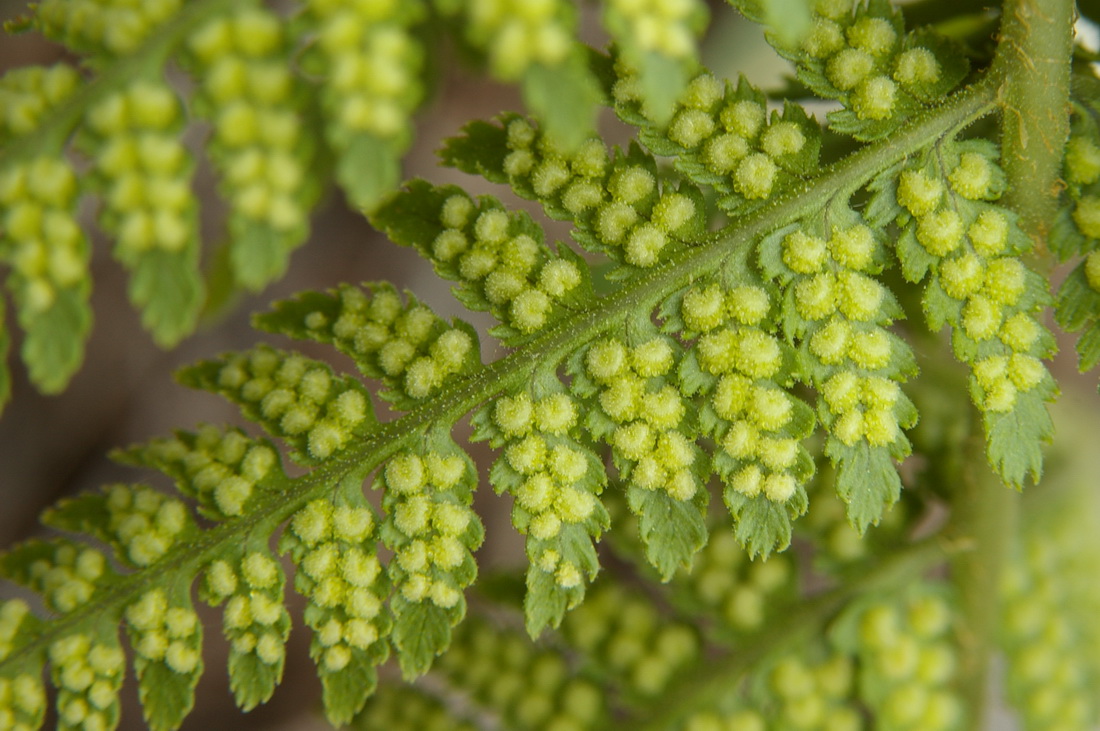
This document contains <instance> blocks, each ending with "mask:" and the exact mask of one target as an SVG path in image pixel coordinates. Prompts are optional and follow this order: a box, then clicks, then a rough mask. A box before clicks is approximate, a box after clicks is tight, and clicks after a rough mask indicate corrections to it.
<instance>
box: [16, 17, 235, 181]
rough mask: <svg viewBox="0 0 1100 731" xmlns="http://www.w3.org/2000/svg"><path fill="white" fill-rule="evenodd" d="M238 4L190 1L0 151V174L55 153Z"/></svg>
mask: <svg viewBox="0 0 1100 731" xmlns="http://www.w3.org/2000/svg"><path fill="white" fill-rule="evenodd" d="M245 4H246V3H245V2H242V1H241V0H192V1H191V2H187V3H185V4H184V5H183V8H182V9H181V10H180V12H179V13H177V14H176V16H175V17H174V18H173V19H172V20H171V21H170V22H168V23H166V24H165V25H164V26H163V27H161V28H160V29H159V30H157V31H156V32H154V33H153V34H152V35H150V36H149V37H148V38H147V39H146V40H145V42H144V43H143V44H142V45H141V48H139V49H138V50H137V51H135V52H134V53H132V54H129V55H127V56H122V57H120V58H116V59H112V60H111V62H110V65H109V66H107V67H106V68H105V70H104V71H103V72H102V73H100V74H98V75H97V76H96V77H95V78H94V79H93V80H92V81H91V82H90V83H88V84H85V85H82V86H81V88H80V90H79V91H77V92H76V93H75V94H73V95H72V96H71V97H69V98H68V99H67V100H66V101H64V102H62V103H61V105H60V106H58V107H56V108H54V109H51V110H49V114H48V115H47V116H46V117H45V118H44V119H43V121H42V123H41V124H40V125H39V126H38V128H37V129H35V130H34V131H33V132H31V133H30V134H27V135H23V136H21V137H18V138H16V139H14V140H9V141H8V144H7V146H5V147H4V148H2V149H0V170H3V169H5V168H6V167H8V166H9V165H14V164H15V163H17V162H20V161H22V160H29V159H32V158H34V157H36V156H38V155H42V154H45V153H49V152H54V151H56V150H59V149H60V148H61V147H62V146H63V145H64V144H65V141H66V140H67V139H68V138H69V136H70V135H72V133H73V131H74V130H75V129H76V127H77V126H78V125H79V124H80V121H81V119H83V117H84V114H85V112H87V110H88V109H90V108H91V107H92V106H93V105H94V104H95V103H96V102H98V101H100V100H101V99H104V98H106V97H107V96H108V95H109V94H112V93H114V92H116V91H118V90H119V89H121V88H123V87H124V86H126V85H127V84H128V83H130V82H131V81H134V80H135V79H140V78H142V77H144V76H149V75H151V74H154V73H158V72H159V71H160V69H161V68H162V67H163V66H164V64H165V62H166V61H167V60H168V56H169V55H170V54H171V53H172V52H173V51H174V50H175V49H176V46H178V45H179V44H180V43H181V42H182V41H183V40H184V39H185V38H186V37H187V36H188V34H190V33H191V32H192V31H194V30H195V29H196V28H197V27H198V26H199V25H201V24H202V23H203V22H204V21H206V20H207V19H209V18H211V17H213V16H216V15H220V14H222V13H228V12H230V11H231V10H232V9H233V8H234V7H236V6H238V5H242V6H243V5H245Z"/></svg>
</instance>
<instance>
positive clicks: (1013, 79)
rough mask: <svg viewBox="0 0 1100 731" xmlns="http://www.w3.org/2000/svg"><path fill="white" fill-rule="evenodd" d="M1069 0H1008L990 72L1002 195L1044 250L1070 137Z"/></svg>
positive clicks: (1070, 16)
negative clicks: (999, 133) (996, 96)
mask: <svg viewBox="0 0 1100 731" xmlns="http://www.w3.org/2000/svg"><path fill="white" fill-rule="evenodd" d="M1073 16H1074V3H1073V0H1007V1H1006V2H1005V5H1004V19H1003V21H1002V24H1001V41H1000V44H999V45H998V47H997V58H996V60H995V62H994V74H995V75H996V76H997V77H998V78H999V80H1000V84H1001V103H1002V106H1003V108H1004V124H1003V137H1002V140H1001V149H1002V153H1003V161H1002V164H1003V165H1004V169H1005V172H1006V173H1007V174H1008V181H1009V185H1008V193H1007V195H1006V196H1005V198H1004V202H1005V203H1006V204H1007V205H1008V206H1009V207H1010V208H1012V209H1013V210H1015V211H1017V212H1018V213H1019V214H1020V216H1021V218H1022V221H1021V224H1022V226H1023V228H1024V230H1025V231H1026V232H1027V233H1028V234H1029V235H1030V236H1031V237H1032V238H1033V239H1034V240H1035V241H1036V243H1037V244H1039V245H1040V246H1042V247H1043V248H1045V244H1046V237H1047V235H1048V233H1049V231H1050V225H1051V222H1052V221H1053V220H1054V214H1055V210H1056V206H1057V202H1058V194H1059V192H1060V191H1061V186H1062V181H1061V179H1060V173H1061V168H1062V154H1063V150H1064V148H1065V144H1066V137H1067V136H1068V134H1069V87H1070V84H1069V78H1070V60H1071V53H1072V47H1073Z"/></svg>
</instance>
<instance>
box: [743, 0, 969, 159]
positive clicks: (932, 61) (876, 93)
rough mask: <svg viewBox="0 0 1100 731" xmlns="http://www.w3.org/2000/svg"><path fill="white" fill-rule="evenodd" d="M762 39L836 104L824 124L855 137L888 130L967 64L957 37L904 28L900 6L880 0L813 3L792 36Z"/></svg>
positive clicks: (758, 6)
mask: <svg viewBox="0 0 1100 731" xmlns="http://www.w3.org/2000/svg"><path fill="white" fill-rule="evenodd" d="M735 4H736V5H737V6H738V7H739V8H740V9H741V10H742V12H744V13H745V14H746V15H747V16H749V17H750V18H754V19H757V20H765V19H766V12H765V11H766V8H767V4H766V3H761V2H759V0H738V1H737V2H736V3H735ZM768 40H769V42H770V43H771V44H772V46H773V47H774V48H775V49H776V51H778V52H779V54H780V55H782V56H784V57H785V58H788V59H790V60H791V61H793V62H794V63H795V65H796V67H797V70H798V79H799V81H801V82H802V83H803V84H805V85H806V86H807V87H809V89H810V90H811V91H813V92H814V93H815V94H816V95H818V96H819V97H821V98H823V99H835V100H836V101H839V102H840V103H841V104H843V106H844V109H841V110H837V111H833V112H829V114H828V119H829V126H830V128H831V129H833V130H834V131H837V132H840V133H842V134H848V135H851V136H853V137H855V138H856V139H858V140H874V139H880V138H883V137H885V136H886V135H888V134H890V133H891V132H893V131H894V130H896V129H897V128H898V127H899V126H900V125H901V124H903V123H904V122H905V121H906V120H907V119H909V118H911V117H912V116H914V115H915V114H917V113H919V111H920V110H921V109H922V108H924V107H925V106H926V105H929V104H935V103H936V101H937V100H938V99H941V98H942V97H943V96H944V95H945V94H947V93H949V92H950V91H951V90H953V89H954V88H956V87H957V86H958V85H959V83H960V82H962V81H963V79H964V78H966V76H967V74H968V73H969V70H970V65H969V61H968V59H967V57H966V55H965V54H964V51H963V49H962V48H961V47H960V46H959V45H958V44H957V43H955V42H954V41H952V40H950V39H948V38H946V37H944V36H942V35H939V34H937V33H936V32H934V31H932V30H930V29H926V28H922V29H918V30H913V31H908V32H906V29H905V20H904V17H903V12H902V11H901V10H900V9H898V8H895V7H893V5H892V4H891V3H890V2H887V1H885V0H827V1H826V2H820V3H816V4H814V6H813V9H812V12H811V18H810V27H809V29H808V31H807V32H806V34H805V35H804V36H803V37H802V38H800V39H797V42H795V43H793V44H792V43H789V42H788V41H789V39H785V38H783V37H782V36H781V35H780V34H779V33H776V32H769V34H768Z"/></svg>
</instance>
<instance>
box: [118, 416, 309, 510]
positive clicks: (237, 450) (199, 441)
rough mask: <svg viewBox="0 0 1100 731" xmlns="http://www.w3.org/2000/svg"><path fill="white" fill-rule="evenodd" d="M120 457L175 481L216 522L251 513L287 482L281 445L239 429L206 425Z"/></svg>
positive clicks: (120, 459) (123, 460)
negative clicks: (263, 498)
mask: <svg viewBox="0 0 1100 731" xmlns="http://www.w3.org/2000/svg"><path fill="white" fill-rule="evenodd" d="M114 457H115V459H116V460H117V461H120V462H125V463H128V464H133V465H139V466H145V467H152V468H154V469H157V470H160V471H161V472H163V473H164V474H166V475H168V476H169V477H171V478H173V479H174V480H175V482H176V489H178V490H179V491H180V492H181V493H183V494H184V495H186V496H187V497H190V498H192V499H194V500H196V501H197V502H198V509H199V512H200V513H201V514H203V515H205V516H206V517H208V518H211V519H214V520H226V519H229V518H234V517H237V516H240V515H245V514H248V513H250V512H251V511H252V509H254V508H255V506H256V501H257V500H258V499H259V498H260V497H261V495H262V494H263V493H265V492H272V491H275V490H278V489H279V488H280V487H282V486H284V485H285V481H286V479H287V477H286V473H285V472H284V471H283V468H282V465H281V464H280V461H279V456H278V452H277V451H276V448H275V445H274V444H272V443H271V442H268V441H266V440H262V439H252V438H250V437H248V436H247V435H246V434H245V433H244V432H243V431H241V430H239V429H226V430H222V429H219V428H217V427H214V426H205V427H202V428H200V429H199V431H198V432H196V433H188V432H177V433H176V436H175V438H169V439H158V440H154V441H153V442H150V443H149V444H147V445H144V446H141V447H133V448H130V449H128V450H126V451H123V452H119V453H116V454H115V455H114Z"/></svg>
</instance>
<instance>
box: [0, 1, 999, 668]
mask: <svg viewBox="0 0 1100 731" xmlns="http://www.w3.org/2000/svg"><path fill="white" fill-rule="evenodd" d="M215 5H219V3H218V2H217V0H212V1H211V2H202V3H196V4H195V5H193V6H191V7H192V8H194V9H195V12H196V13H197V12H198V8H200V7H201V8H205V10H206V12H213V8H212V7H211V6H215ZM178 32H180V33H182V32H183V31H178ZM115 83H117V80H116V82H115ZM995 104H996V87H995V85H994V84H993V83H992V80H991V79H989V78H986V79H983V80H981V81H979V82H977V83H976V84H974V85H973V86H971V87H969V88H967V89H965V90H963V91H961V92H959V93H957V94H955V95H954V96H952V97H950V98H949V99H948V100H946V101H945V102H944V104H942V105H941V106H939V107H936V108H934V109H930V110H928V111H927V112H926V113H925V114H923V115H921V116H920V117H918V118H916V119H915V120H914V121H912V122H911V123H910V124H908V125H907V126H905V127H904V128H902V129H901V130H899V131H898V132H897V133H896V134H894V135H891V136H890V138H889V139H885V140H881V141H878V142H876V143H873V144H870V145H867V146H866V147H865V148H863V149H861V150H860V151H858V152H856V153H854V154H852V155H850V156H848V157H847V158H846V159H844V160H843V161H841V162H838V163H837V164H835V165H833V166H831V167H829V168H826V169H825V170H824V171H823V172H822V173H821V175H819V176H818V177H817V178H815V179H814V180H811V181H808V182H807V183H806V184H805V185H804V186H803V187H802V188H801V189H799V190H797V191H794V192H792V193H791V194H789V195H787V196H785V197H783V198H781V199H779V200H778V201H776V202H775V203H774V204H772V205H770V206H766V207H765V208H763V209H761V210H760V211H758V212H756V213H754V214H752V215H750V216H746V217H745V218H742V219H739V220H737V221H735V222H733V223H731V224H729V225H728V226H726V227H725V228H723V229H722V230H721V231H719V232H717V233H716V234H714V235H712V236H710V237H708V238H707V240H705V241H701V242H699V244H698V245H697V246H694V247H688V248H686V249H685V250H684V251H682V252H680V254H679V255H678V256H677V257H675V258H673V259H672V260H671V261H670V262H669V263H668V264H666V265H664V266H662V267H658V268H656V269H655V270H653V271H651V272H647V273H645V274H643V275H639V276H638V277H636V278H635V279H633V280H631V281H630V284H629V285H626V286H623V287H622V288H621V289H620V290H618V291H617V292H615V293H614V294H612V295H610V296H608V297H604V298H600V299H597V300H594V301H593V302H591V303H590V305H589V306H588V307H587V308H586V309H583V310H579V311H577V312H576V313H575V314H574V315H573V316H572V317H569V318H567V319H565V320H562V321H561V322H559V323H558V324H557V325H556V326H554V327H552V328H550V329H549V330H547V331H545V332H543V333H542V334H541V335H540V336H539V337H537V338H535V339H534V340H532V341H531V342H529V343H527V344H525V345H523V346H521V347H519V348H517V349H516V350H515V351H513V352H512V353H511V354H509V355H508V356H506V357H504V358H502V359H500V360H498V361H495V362H493V363H490V364H488V365H486V366H484V367H483V368H482V369H481V370H480V371H478V372H477V373H475V374H473V375H471V376H470V377H469V378H467V379H465V380H462V381H459V382H457V383H456V384H454V386H452V387H451V388H448V389H446V390H445V391H444V392H443V393H441V394H439V396H438V397H437V398H434V399H432V400H431V401H429V402H428V403H425V404H424V405H423V406H420V407H418V408H416V409H414V410H413V411H411V412H409V413H408V414H406V415H405V416H403V417H401V418H400V419H397V420H394V421H390V422H386V423H383V424H380V425H378V427H377V428H376V429H375V430H374V431H373V432H371V433H369V434H367V435H366V436H364V438H363V440H362V441H360V442H359V443H358V444H356V445H354V446H352V447H349V448H348V449H347V450H346V451H345V452H344V453H343V454H341V455H340V456H338V457H335V458H333V459H332V460H330V461H328V462H326V463H325V464H324V465H322V466H320V467H318V468H316V469H314V470H313V471H312V472H310V473H308V474H306V475H303V476H301V477H298V478H295V479H293V480H290V481H289V482H288V483H287V485H286V487H285V488H284V489H283V490H282V491H281V492H277V493H275V492H273V493H269V494H268V495H267V496H266V497H265V498H264V499H263V501H262V502H259V503H258V504H257V506H256V509H255V510H254V511H253V512H251V513H250V514H248V515H245V516H242V517H240V518H237V519H234V520H232V521H227V522H225V523H222V524H220V525H217V526H215V527H214V528H212V529H210V530H208V531H204V532H203V533H202V534H201V535H200V537H199V538H198V539H197V540H195V541H193V542H191V543H189V544H185V545H183V546H181V547H180V548H179V549H178V550H175V551H173V552H172V553H171V554H170V555H169V556H167V557H166V558H164V559H163V560H161V561H159V562H157V563H156V564H154V565H152V566H150V567H149V568H147V569H144V570H141V571H136V572H134V573H132V574H128V575H126V576H125V577H123V578H122V579H121V580H120V581H119V582H118V583H116V584H114V585H112V586H111V588H110V589H109V590H105V591H104V592H103V593H101V594H100V595H98V596H97V598H95V599H94V600H92V601H91V602H89V603H88V604H85V605H83V606H81V607H80V608H78V609H76V610H74V611H73V612H71V613H69V614H67V615H64V616H62V617H60V618H57V619H55V620H53V621H52V622H51V623H50V624H49V625H48V629H47V630H46V631H45V632H43V634H41V635H39V636H38V637H37V638H35V639H34V640H32V641H31V642H29V643H27V644H26V645H23V646H22V647H21V648H20V649H19V650H17V651H15V652H13V653H12V654H11V655H9V656H8V657H7V658H6V659H4V660H3V661H0V670H3V669H4V668H5V667H8V666H9V665H10V664H13V663H20V662H21V661H22V660H23V659H24V658H27V657H32V656H37V655H39V654H40V653H42V652H44V651H45V649H46V648H47V647H49V645H50V644H51V643H52V642H53V641H54V640H56V639H58V638H59V637H63V636H65V634H66V633H68V632H70V631H72V629H73V628H76V627H80V626H83V625H86V624H89V623H93V622H96V621H99V620H100V619H102V618H103V617H117V616H119V614H120V612H121V611H122V608H123V607H124V606H125V605H127V604H128V603H131V602H133V601H135V600H136V598H137V597H138V596H139V595H140V594H141V593H142V592H144V591H147V590H148V589H149V588H150V587H151V586H153V585H157V584H163V583H166V582H170V581H174V580H178V578H179V577H193V576H197V575H198V573H199V571H200V570H201V568H202V567H203V566H204V565H205V564H206V563H208V562H209V561H211V560H212V559H213V557H214V556H216V555H218V554H220V553H222V552H224V551H225V550H227V549H228V548H229V547H231V546H233V545H238V544H239V543H240V542H241V540H242V537H243V536H245V535H247V534H249V533H252V532H256V531H262V532H263V533H264V535H270V534H271V533H273V532H274V531H275V529H276V528H277V526H278V525H279V524H280V523H282V522H283V521H285V520H287V519H288V518H289V517H290V516H291V515H292V514H293V513H294V512H295V511H296V510H297V509H299V508H300V507H301V506H303V505H305V504H306V503H307V502H309V501H310V500H312V499H314V498H316V497H318V496H319V495H321V494H322V493H324V492H325V491H327V490H331V489H332V487H333V485H335V484H337V483H340V482H342V481H344V480H347V479H352V480H358V481H359V482H362V481H363V480H365V479H366V477H367V476H368V475H369V474H370V472H371V471H372V470H374V469H375V468H376V467H378V466H379V465H380V464H382V462H384V461H385V460H386V459H387V458H389V457H390V456H391V455H393V454H394V453H395V452H397V451H398V450H400V449H402V448H403V447H406V446H408V445H409V444H411V443H412V442H414V441H415V440H416V439H417V438H419V436H420V435H421V434H422V433H423V432H424V431H425V430H426V429H428V428H429V427H431V426H432V425H435V424H453V423H455V422H457V421H458V420H459V419H460V418H461V417H462V416H463V415H465V414H467V413H469V412H470V411H471V410H473V409H474V408H476V407H477V406H478V405H480V404H482V403H484V402H486V401H487V400H489V399H490V398H492V397H494V396H496V395H498V394H500V393H505V392H508V391H509V390H511V389H513V388H514V387H516V386H518V385H519V384H521V383H522V382H524V381H525V380H526V379H529V378H530V377H531V374H532V373H533V372H536V371H538V370H540V369H544V368H546V367H547V365H548V364H557V363H559V362H561V361H562V360H563V359H564V358H566V357H567V356H568V355H569V354H570V353H572V352H573V351H575V350H576V349H577V348H578V347H580V346H581V345H583V344H584V343H586V342H589V341H590V340H592V339H594V338H595V337H597V336H599V335H600V334H601V333H603V332H607V331H609V330H611V329H613V328H615V327H617V326H618V325H619V324H620V323H622V322H623V321H624V320H625V319H626V318H628V317H630V316H631V315H632V314H634V313H637V312H640V311H646V309H647V308H652V307H653V306H654V305H655V304H656V303H657V302H659V301H660V300H661V299H662V298H664V297H667V296H668V295H670V294H672V293H673V292H675V291H676V290H677V289H680V288H682V287H684V286H686V285H687V284H689V283H690V282H692V281H694V280H696V279H698V278H700V277H702V276H705V275H707V274H709V273H711V272H713V271H715V270H716V269H718V268H719V267H720V266H721V265H722V264H723V263H724V261H725V260H726V258H727V257H728V256H729V254H730V252H731V250H732V249H733V248H734V247H739V246H748V245H751V244H752V243H753V242H755V241H757V240H758V239H759V238H760V237H762V236H764V235H765V234H767V233H769V232H771V231H773V230H775V229H777V228H779V227H781V226H784V225H787V224H789V223H791V222H794V221H797V220H798V219H800V218H802V217H804V216H806V215H809V214H810V213H812V212H814V211H816V210H819V209H820V208H821V207H823V206H824V205H826V204H827V203H828V202H829V201H830V200H832V199H833V198H834V197H836V196H842V197H843V196H846V195H848V194H849V193H851V192H852V191H854V190H856V189H858V188H859V187H860V186H862V185H865V184H866V183H867V182H869V181H870V180H871V179H873V178H874V176H875V175H877V174H878V173H880V172H881V171H882V170H884V169H888V168H889V167H890V166H891V165H893V164H895V163H896V162H898V161H900V160H902V159H904V158H905V157H906V156H908V155H910V154H913V153H914V152H916V151H918V150H920V149H922V148H924V147H926V146H928V145H929V144H932V143H933V142H935V141H936V140H938V139H940V138H942V137H943V136H945V135H948V134H950V133H953V132H954V131H956V130H957V129H959V128H961V127H963V126H966V125H967V124H969V123H971V122H972V121H974V120H975V119H977V118H979V117H981V116H983V115H985V114H987V113H989V112H990V111H992V110H993V108H994V107H995ZM3 160H5V158H0V161H3Z"/></svg>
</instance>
